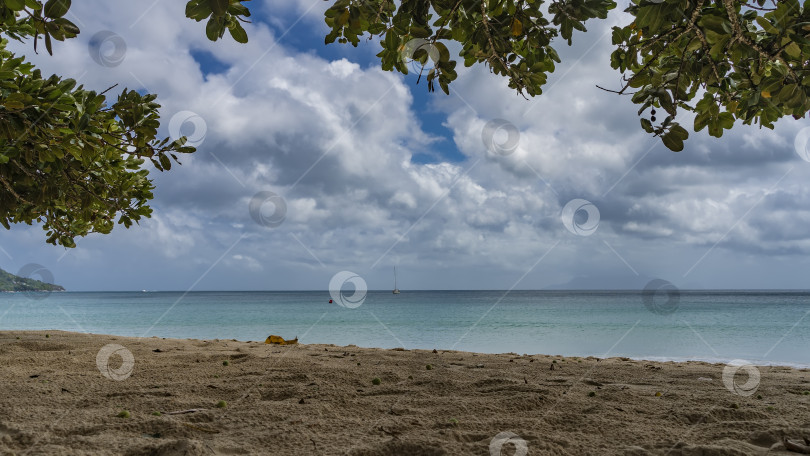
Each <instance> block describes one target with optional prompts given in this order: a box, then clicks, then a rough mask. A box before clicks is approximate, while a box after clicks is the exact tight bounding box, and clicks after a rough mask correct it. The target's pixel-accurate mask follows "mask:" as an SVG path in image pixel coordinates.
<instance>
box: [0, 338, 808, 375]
mask: <svg viewBox="0 0 810 456" xmlns="http://www.w3.org/2000/svg"><path fill="white" fill-rule="evenodd" d="M16 332H36V333H43V334H44V333H47V332H49V333H65V334H85V335H89V336H100V337H111V338H112V337H121V338H127V339H144V340H154V339H160V340H186V341H200V342H208V341H212V342H220V341H229V342H242V343H250V342H260V343H264V341H252V340H242V339H218V338H211V339H200V338H194V337H188V338H185V337H163V336H123V335H120V334H103V333H83V332H78V331H66V330H63V329H20V330H16V329H15V330H0V339H2V337H3V334H4V333H16ZM299 345H301V346H327V347H338V348H339V347H354V348H360V349H368V350H394V351H415V352H418V351H431V350H434V349H436V350H439V351H443V352H447V353H467V354H475V355H513V356H546V357H556V358H582V359H586V358H592V359H600V360H602V359H613V358H616V359H625V358H628V359H630V360H632V361H639V362H646V363H677V364H680V363H692V362H699V363H705V364H711V365H727V364H729V363H731V362H734V361H747V362H749V363H750V364H753V365H755V366H763V367H784V368H790V369H795V370H799V371H809V372H810V364H805V363H798V362H791V361H765V360H761V359H755V358H750V359H738V358H707V357H694V358H692V357H683V356H676V357H667V356H649V357H644V356H633V355H627V354H614V355H610V356H598V355H596V354H587V355H585V354H583V355H578V354H568V355H566V354H559V353H558V354H548V353H522V354H521V353H517V352H481V351H466V350H454V349H447V348H441V347H433V348H404V347H390V348H388V347H372V346H365V345H357V344H350V345H336V344H330V343H321V342H315V343H303V342H302V343H300V344H299Z"/></svg>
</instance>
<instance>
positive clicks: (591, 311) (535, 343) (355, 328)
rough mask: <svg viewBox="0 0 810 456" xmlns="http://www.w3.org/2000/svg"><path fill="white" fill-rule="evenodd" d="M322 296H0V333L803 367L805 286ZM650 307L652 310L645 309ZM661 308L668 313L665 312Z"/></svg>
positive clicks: (809, 320) (809, 334) (809, 333)
mask: <svg viewBox="0 0 810 456" xmlns="http://www.w3.org/2000/svg"><path fill="white" fill-rule="evenodd" d="M329 299H330V295H329V293H328V292H326V291H324V292H191V293H186V294H184V293H179V292H177V293H175V292H156V293H142V292H121V293H52V294H49V295H39V296H37V295H33V296H29V295H26V294H22V293H3V294H0V329H3V330H11V329H61V330H67V331H79V332H90V333H101V334H116V335H121V336H147V337H149V336H160V337H179V338H198V339H214V338H220V339H238V340H264V338H265V337H267V336H268V335H269V334H271V333H272V334H278V335H281V336H283V337H294V336H296V335H297V336H299V337H300V341H301V342H302V343H331V344H338V345H348V344H355V345H359V346H361V347H382V348H393V347H405V348H424V349H432V348H438V349H456V350H465V351H477V352H487V353H501V352H516V353H529V354H535V353H543V354H560V355H566V356H589V355H593V356H599V357H606V356H628V357H632V358H640V359H651V360H686V359H700V360H708V361H720V362H723V361H728V360H732V359H744V360H747V361H750V362H754V363H760V364H786V365H795V366H802V367H807V366H810V316H807V315H808V313H810V292H722V291H712V292H702V291H693V292H681V293H680V299H679V301H678V302H677V305H674V306H671V307H667V303H666V299H665V298H662V297H661V296H660V295H659V296H657V299H655V300H653V301H649V300H648V301H647V304H650V302H652V304H653V306H649V305H647V306H645V301H644V296H643V295H642V294H641V293H640V292H616V291H611V292H569V291H512V292H509V293H505V292H503V291H404V292H403V293H402V294H400V295H396V296H395V295H393V294H391V292H390V291H385V292H382V291H380V292H374V291H371V292H368V294H367V295H366V296H365V300H363V301H362V302H361V303H360V305H359V306H358V307H357V308H354V309H351V308H344V307H341V306H339V305H337V304H329V303H328V301H329ZM655 306H657V307H655ZM666 311H672V312H669V313H667V312H666Z"/></svg>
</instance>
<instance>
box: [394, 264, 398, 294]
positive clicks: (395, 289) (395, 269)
mask: <svg viewBox="0 0 810 456" xmlns="http://www.w3.org/2000/svg"><path fill="white" fill-rule="evenodd" d="M394 294H399V288H397V267H396V266H394Z"/></svg>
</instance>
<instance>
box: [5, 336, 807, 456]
mask: <svg viewBox="0 0 810 456" xmlns="http://www.w3.org/2000/svg"><path fill="white" fill-rule="evenodd" d="M46 335H48V336H49V337H46ZM111 344H112V345H111ZM0 363H2V365H3V366H5V367H4V368H2V369H0V384H2V385H3V386H4V389H5V390H6V391H5V394H4V395H2V396H0V410H2V411H3V412H4V413H3V414H2V415H0V454H14V453H26V454H31V455H34V454H54V453H70V454H111V453H114V454H128V455H140V454H143V455H146V454H156V453H157V454H166V455H173V454H199V455H209V454H257V453H259V454H261V453H265V454H266V453H268V452H273V453H275V454H282V455H284V454H324V455H331V454H350V455H375V456H376V455H380V456H382V455H390V454H395V455H396V454H425V455H442V454H480V455H484V456H486V455H491V454H493V453H491V451H490V450H491V449H492V448H493V446H492V445H495V446H496V447H497V446H498V445H501V446H502V447H503V449H504V451H503V452H502V453H501V454H503V455H508V454H513V452H514V449H515V448H518V447H519V446H520V445H526V448H527V449H528V451H529V452H528V454H638V455H642V454H670V455H679V454H683V455H686V454H698V453H701V452H702V454H708V455H711V454H718V455H719V454H728V453H727V452H728V451H729V450H732V451H734V452H736V453H735V454H752V455H754V454H763V453H765V452H767V451H769V450H770V451H771V453H773V454H780V453H782V454H791V453H786V452H784V446H783V445H784V443H783V440H784V439H785V438H789V439H797V438H803V437H810V422H808V420H807V416H808V413H809V412H808V411H810V370H808V369H794V368H790V367H784V366H758V367H753V368H752V367H745V366H741V367H737V368H736V369H735V371H734V372H732V373H731V377H730V378H731V383H730V385H731V387H729V385H727V384H726V382H725V381H724V380H726V378H725V377H727V375H726V374H727V372H726V369H725V368H726V367H728V366H724V365H722V364H711V363H707V362H704V361H686V362H658V361H638V360H633V359H630V358H622V357H612V358H604V359H597V358H593V357H591V358H587V357H561V356H552V355H517V354H510V353H503V354H486V353H471V352H461V351H450V350H435V351H431V350H421V349H418V350H404V349H375V348H361V347H356V346H335V345H323V344H311V345H309V344H300V345H288V346H278V345H267V344H264V341H253V342H240V341H232V340H214V339H211V340H207V339H206V340H203V339H169V338H166V339H163V338H160V337H157V336H154V337H146V338H134V337H121V336H114V335H99V334H84V333H74V332H65V331H51V330H47V331H45V330H39V331H0ZM746 369H754V370H756V374H757V375H756V377H757V379H756V380H757V381H756V384H755V385H754V384H752V383H750V382H749V381H748V380H749V379H750V378H751V377H750V376H749V375H747V374H750V373H749V372H747V371H746ZM737 371H740V372H737ZM743 371H745V373H743ZM735 373H736V375H735ZM218 405H222V406H221V407H218ZM125 411H126V415H127V417H118V415H119V414H124V412H125ZM177 412H185V413H177ZM505 433H509V434H505ZM507 448H509V450H507ZM724 452H726V453H724ZM494 454H498V453H497V452H496V453H494ZM792 454H795V453H792Z"/></svg>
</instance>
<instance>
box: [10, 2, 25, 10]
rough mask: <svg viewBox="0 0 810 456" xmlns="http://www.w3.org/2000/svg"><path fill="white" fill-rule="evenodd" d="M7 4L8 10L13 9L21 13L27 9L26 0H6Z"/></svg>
mask: <svg viewBox="0 0 810 456" xmlns="http://www.w3.org/2000/svg"><path fill="white" fill-rule="evenodd" d="M5 4H6V7H7V8H11V9H13V10H14V11H20V10H22V9H23V8H25V1H24V0H5Z"/></svg>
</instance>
